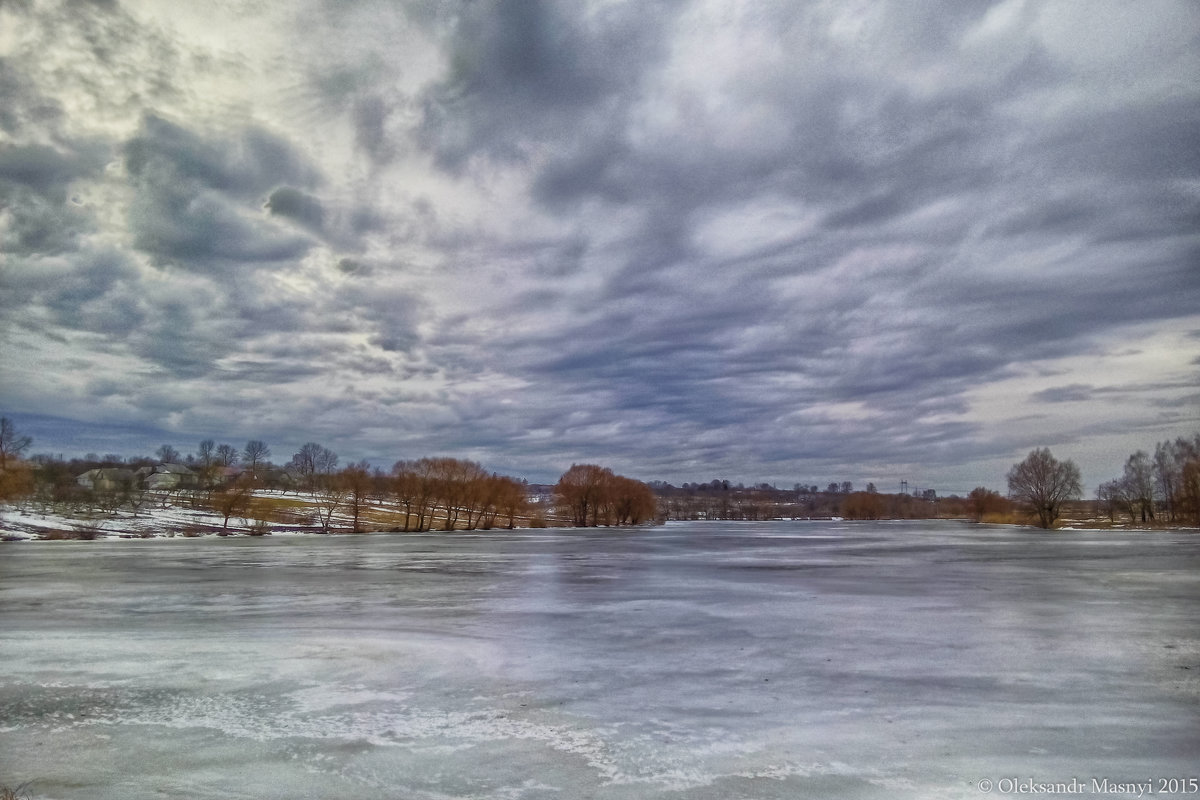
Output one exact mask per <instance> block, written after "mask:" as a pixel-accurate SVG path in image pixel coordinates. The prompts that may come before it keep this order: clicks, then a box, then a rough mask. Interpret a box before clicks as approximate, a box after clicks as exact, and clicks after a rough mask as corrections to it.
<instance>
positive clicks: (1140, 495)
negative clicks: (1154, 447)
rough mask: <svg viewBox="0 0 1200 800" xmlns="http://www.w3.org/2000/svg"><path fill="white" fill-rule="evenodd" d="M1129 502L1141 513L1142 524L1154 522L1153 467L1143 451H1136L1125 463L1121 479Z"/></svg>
mask: <svg viewBox="0 0 1200 800" xmlns="http://www.w3.org/2000/svg"><path fill="white" fill-rule="evenodd" d="M1121 480H1122V483H1123V484H1124V486H1125V490H1126V491H1127V492H1128V495H1129V500H1130V502H1131V504H1132V505H1133V506H1135V507H1136V508H1137V509H1138V511H1139V512H1140V513H1141V516H1142V522H1152V521H1153V520H1154V465H1153V464H1152V463H1151V461H1150V456H1148V455H1147V454H1146V452H1145V451H1144V450H1138V451H1137V452H1136V453H1134V454H1133V455H1131V456H1130V457H1129V458H1128V459H1127V460H1126V461H1125V475H1124V477H1123V478H1122V479H1121Z"/></svg>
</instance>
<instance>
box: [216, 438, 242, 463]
mask: <svg viewBox="0 0 1200 800" xmlns="http://www.w3.org/2000/svg"><path fill="white" fill-rule="evenodd" d="M237 462H238V449H237V448H236V447H234V446H233V445H231V444H222V445H218V447H217V463H218V464H220V465H221V466H222V467H232V466H233V465H234V464H236V463H237Z"/></svg>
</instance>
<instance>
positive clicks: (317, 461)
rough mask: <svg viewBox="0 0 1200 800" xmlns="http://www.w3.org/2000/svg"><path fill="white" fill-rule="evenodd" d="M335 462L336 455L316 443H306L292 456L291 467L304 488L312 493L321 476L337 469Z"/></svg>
mask: <svg viewBox="0 0 1200 800" xmlns="http://www.w3.org/2000/svg"><path fill="white" fill-rule="evenodd" d="M337 462H338V457H337V453H335V452H333V451H332V450H330V449H328V448H326V447H322V446H321V445H319V444H317V443H316V442H306V443H305V444H304V445H303V446H301V448H300V449H299V450H298V451H297V452H296V454H295V455H293V456H292V461H291V466H292V468H293V469H295V470H296V471H297V472H298V473H300V479H301V481H302V482H303V483H304V488H305V489H307V490H308V491H312V490H313V489H314V488H316V485H317V483H319V482H320V479H321V477H322V476H326V475H329V474H330V473H332V472H333V471H334V470H335V469H337Z"/></svg>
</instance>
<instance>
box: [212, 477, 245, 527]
mask: <svg viewBox="0 0 1200 800" xmlns="http://www.w3.org/2000/svg"><path fill="white" fill-rule="evenodd" d="M254 488H255V484H254V479H253V478H252V477H251V476H250V475H242V476H240V477H239V478H238V479H237V480H235V481H233V482H232V483H228V484H226V485H225V486H224V487H223V488H222V489H221V490H220V491H218V492H213V494H212V498H211V500H210V501H209V502H210V503H211V504H212V507H213V509H214V510H215V511H216V512H217V513H218V514H220V515H221V516H222V517H224V522H223V523H222V524H221V529H222V530H228V529H229V518H230V517H233V516H241V515H243V514H245V513H246V511H248V510H249V508H250V500H251V498H252V497H253V496H254Z"/></svg>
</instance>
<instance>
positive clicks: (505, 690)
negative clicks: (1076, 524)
mask: <svg viewBox="0 0 1200 800" xmlns="http://www.w3.org/2000/svg"><path fill="white" fill-rule="evenodd" d="M0 652H2V653H3V671H2V673H0V784H7V785H9V786H10V787H11V786H15V785H16V784H18V783H21V782H24V781H33V782H34V783H33V786H32V788H31V794H32V795H33V796H35V797H39V798H40V797H50V798H61V799H63V800H66V799H67V798H70V799H74V798H80V799H82V798H86V799H87V800H105V799H106V798H111V799H112V800H117V799H118V798H119V800H140V799H141V798H164V797H169V798H289V799H290V798H321V799H322V800H328V799H329V798H388V799H389V800H391V799H392V798H417V799H422V798H430V799H433V798H509V799H511V800H516V799H517V798H614V799H615V798H713V800H717V799H718V798H720V799H722V800H723V799H724V798H800V797H853V798H896V797H902V798H903V797H913V798H938V797H949V798H954V797H979V796H980V794H981V792H980V788H979V785H978V783H979V781H981V780H984V779H988V780H992V781H1001V780H1004V779H1010V778H1019V779H1022V780H1027V779H1032V780H1035V781H1043V782H1059V781H1069V780H1071V779H1072V778H1078V779H1080V780H1086V781H1090V780H1091V779H1092V778H1101V779H1103V778H1108V779H1110V780H1113V781H1118V782H1121V781H1126V782H1127V781H1134V780H1137V781H1145V780H1147V779H1149V778H1151V777H1165V778H1170V777H1189V776H1195V775H1197V773H1198V772H1200V768H1198V767H1197V764H1200V758H1198V754H1200V535H1197V534H1188V533H1153V534H1151V533H1120V532H1113V533H1108V532H1104V533H1101V532H1071V533H1056V534H1045V533H1038V532H1032V531H1023V530H1018V529H1012V528H994V527H987V526H968V525H965V524H957V523H928V522H919V523H895V522H892V523H816V522H774V523H672V524H669V525H667V526H665V527H662V528H655V529H649V530H636V531H617V530H606V529H600V530H587V531H575V530H568V531H556V530H543V531H530V530H522V531H493V532H487V533H475V534H466V533H454V534H404V535H401V534H388V535H371V536H338V537H319V536H311V537H289V538H274V539H271V538H267V539H247V538H232V539H215V538H214V539H202V540H197V539H166V540H146V541H141V540H135V541H113V542H104V541H100V542H43V543H17V544H7V545H3V546H0ZM1090 786H1091V784H1090V783H1089V784H1088V787H1089V788H1090ZM1001 788H1003V787H1000V786H997V788H996V789H994V791H993V794H999V793H1000V789H1001ZM1160 796H1161V793H1160Z"/></svg>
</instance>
